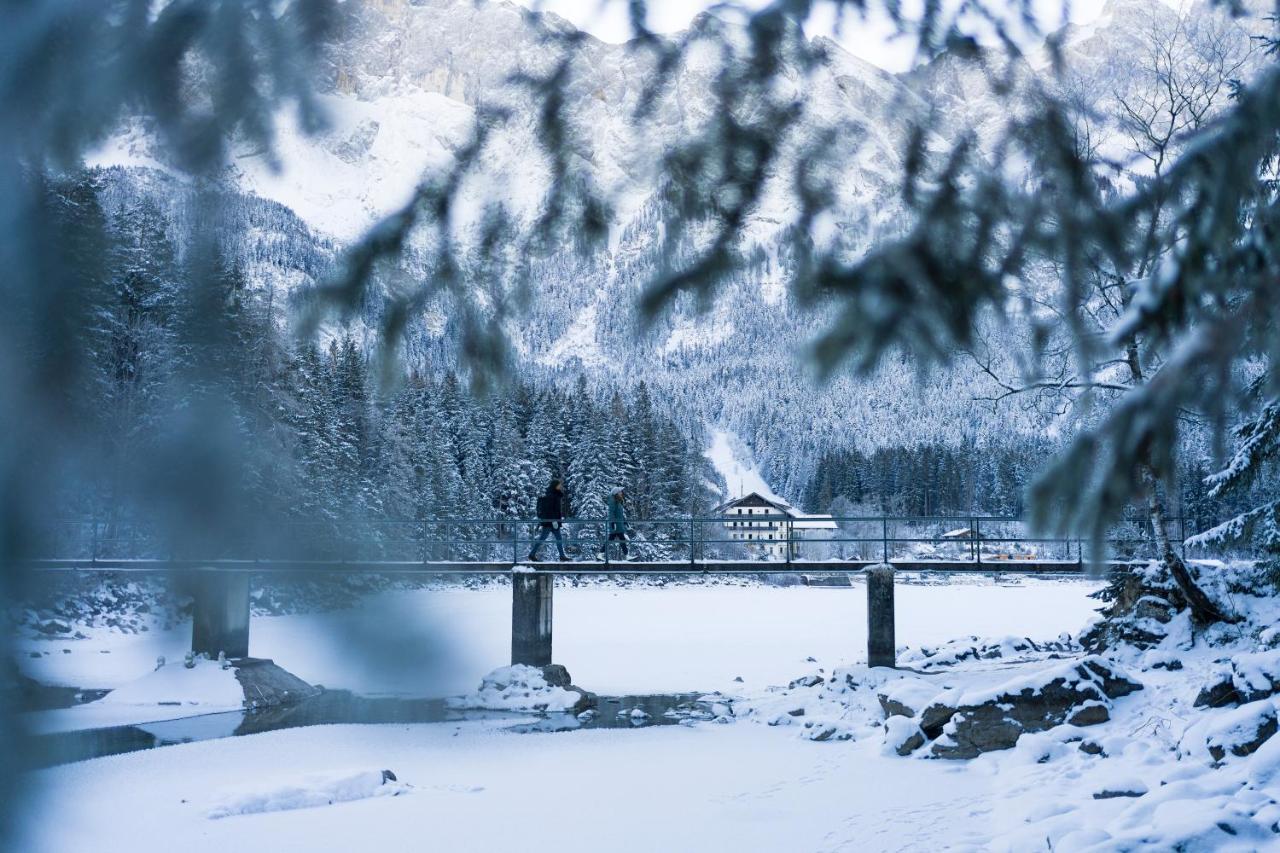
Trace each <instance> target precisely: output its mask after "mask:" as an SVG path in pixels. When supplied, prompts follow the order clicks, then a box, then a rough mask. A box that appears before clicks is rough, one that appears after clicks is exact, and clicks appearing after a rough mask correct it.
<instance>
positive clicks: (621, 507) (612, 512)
mask: <svg viewBox="0 0 1280 853" xmlns="http://www.w3.org/2000/svg"><path fill="white" fill-rule="evenodd" d="M608 527H609V535H608V536H607V537H605V540H604V552H605V554H606V555H608V552H609V543H610V542H617V543H618V547H619V548H621V549H622V559H624V560H629V559H631V558H630V557H629V556H628V555H627V551H628V548H629V544H630V543H629V542H628V540H627V492H626V490H625V489H623V488H622V486H618V487H616V488H615V489H614V490H613V491H612V492H610V493H609V525H608Z"/></svg>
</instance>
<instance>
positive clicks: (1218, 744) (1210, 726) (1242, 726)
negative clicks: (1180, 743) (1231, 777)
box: [1184, 699, 1280, 762]
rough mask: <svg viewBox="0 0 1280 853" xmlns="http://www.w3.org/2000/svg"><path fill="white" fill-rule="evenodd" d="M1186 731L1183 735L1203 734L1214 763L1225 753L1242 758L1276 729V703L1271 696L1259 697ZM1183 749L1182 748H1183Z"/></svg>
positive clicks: (1222, 757)
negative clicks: (1255, 700)
mask: <svg viewBox="0 0 1280 853" xmlns="http://www.w3.org/2000/svg"><path fill="white" fill-rule="evenodd" d="M1200 729H1201V727H1200V726H1195V727H1192V728H1191V729H1188V730H1187V734H1186V735H1185V736H1184V738H1197V737H1201V736H1202V737H1203V738H1204V744H1205V747H1206V748H1207V749H1208V751H1209V755H1210V756H1212V757H1213V760H1214V761H1215V762H1221V761H1223V760H1225V759H1226V757H1227V756H1228V755H1234V756H1237V757H1243V756H1246V755H1252V754H1253V753H1255V752H1257V751H1258V748H1259V747H1261V746H1262V745H1263V744H1264V743H1266V742H1267V741H1268V740H1270V739H1271V737H1273V736H1274V735H1275V733H1276V731H1277V730H1278V729H1280V720H1277V715H1276V705H1275V703H1274V702H1273V701H1272V700H1271V699H1262V700H1259V701H1257V702H1250V703H1249V704H1247V705H1241V706H1240V707H1239V708H1233V709H1231V710H1229V711H1224V712H1219V713H1217V714H1214V715H1212V716H1211V717H1210V718H1209V719H1208V720H1206V721H1205V723H1204V725H1203V733H1201V731H1200ZM1184 751H1186V750H1184Z"/></svg>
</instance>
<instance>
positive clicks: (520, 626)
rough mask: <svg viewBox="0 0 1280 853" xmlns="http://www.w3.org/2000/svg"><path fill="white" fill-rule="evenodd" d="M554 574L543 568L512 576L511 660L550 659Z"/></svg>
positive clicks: (540, 661)
mask: <svg viewBox="0 0 1280 853" xmlns="http://www.w3.org/2000/svg"><path fill="white" fill-rule="evenodd" d="M554 581H555V578H554V576H553V575H550V574H547V573H544V572H532V571H530V572H516V573H514V574H512V576H511V663H512V664H513V665H514V664H525V665H527V666H546V665H547V664H549V663H551V593H552V589H554Z"/></svg>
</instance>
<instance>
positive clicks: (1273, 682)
mask: <svg viewBox="0 0 1280 853" xmlns="http://www.w3.org/2000/svg"><path fill="white" fill-rule="evenodd" d="M1277 693H1280V649H1268V650H1266V651H1261V652H1245V653H1243V654H1238V655H1233V656H1232V657H1231V658H1230V659H1229V660H1224V661H1219V663H1218V666H1217V667H1215V668H1214V670H1213V671H1212V673H1210V675H1209V679H1208V680H1207V682H1206V683H1205V685H1204V687H1202V688H1201V689H1200V692H1199V693H1198V694H1197V695H1196V699H1195V706H1196V707H1197V708H1205V707H1208V708H1221V707H1224V706H1226V705H1237V704H1246V703H1249V702H1257V701H1259V700H1261V699H1266V698H1267V697H1269V696H1274V695H1276V694H1277Z"/></svg>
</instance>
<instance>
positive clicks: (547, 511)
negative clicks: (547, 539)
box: [537, 495, 555, 521]
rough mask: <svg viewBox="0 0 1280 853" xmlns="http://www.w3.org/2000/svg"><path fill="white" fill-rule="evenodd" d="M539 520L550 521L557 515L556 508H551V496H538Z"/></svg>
mask: <svg viewBox="0 0 1280 853" xmlns="http://www.w3.org/2000/svg"><path fill="white" fill-rule="evenodd" d="M537 511H538V520H539V521H550V520H551V517H552V516H553V515H554V514H555V508H554V507H552V506H551V495H539V496H538V510H537Z"/></svg>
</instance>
